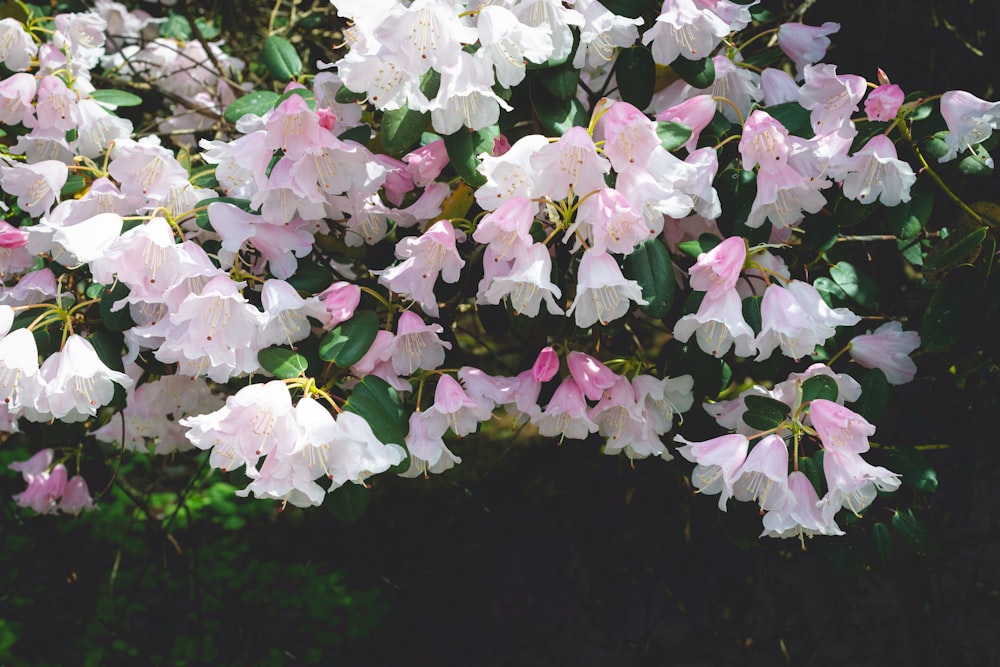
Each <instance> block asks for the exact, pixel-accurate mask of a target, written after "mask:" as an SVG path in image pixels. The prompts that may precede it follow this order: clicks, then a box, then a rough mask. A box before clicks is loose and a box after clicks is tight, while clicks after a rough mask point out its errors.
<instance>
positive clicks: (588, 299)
mask: <svg viewBox="0 0 1000 667" xmlns="http://www.w3.org/2000/svg"><path fill="white" fill-rule="evenodd" d="M576 275H577V288H576V299H574V300H573V305H572V306H570V308H569V310H568V311H566V314H567V315H573V314H575V316H576V326H578V327H580V328H581V329H586V328H588V327H591V326H593V325H594V324H595V323H596V322H598V321H600V322H601V324H607V323H608V322H611V321H613V320H617V319H618V318H619V317H622V316H623V315H625V313H627V312H628V309H629V307H630V306H631V305H632V304H631V301H635V302H636V303H637V304H639V305H646V304H647V303H648V302H647V301H646V300H645V299H643V298H642V288H641V287H639V283H637V282H636V281H634V280H627V279H626V278H625V276H624V275H623V274H622V270H621V268H619V266H618V262H616V261H615V258H614V257H612V256H611V255H609V254H607V253H606V252H600V251H597V250H594V249H593V248H591V249H590V250H587V251H585V252H584V253H583V258H582V259H581V260H580V266H579V268H578V269H577V274H576Z"/></svg>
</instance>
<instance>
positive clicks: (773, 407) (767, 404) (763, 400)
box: [743, 396, 791, 431]
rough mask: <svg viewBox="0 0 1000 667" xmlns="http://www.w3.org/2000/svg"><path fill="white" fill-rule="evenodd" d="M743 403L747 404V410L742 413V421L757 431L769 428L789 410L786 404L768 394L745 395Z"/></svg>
mask: <svg viewBox="0 0 1000 667" xmlns="http://www.w3.org/2000/svg"><path fill="white" fill-rule="evenodd" d="M743 403H744V404H745V405H746V406H747V411H746V412H744V413H743V421H744V423H746V425H747V426H749V427H750V428H754V429H757V430H758V431H769V430H771V429H772V428H774V427H776V426H777V425H778V424H780V423H781V422H783V421H784V420H785V418H786V417H788V414H789V413H790V412H791V408H789V407H788V406H787V405H785V404H784V403H782V402H781V401H779V400H776V399H773V398H770V397H768V396H747V397H746V398H744V399H743Z"/></svg>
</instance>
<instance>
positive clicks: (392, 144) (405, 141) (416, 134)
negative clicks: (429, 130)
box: [381, 105, 431, 156]
mask: <svg viewBox="0 0 1000 667" xmlns="http://www.w3.org/2000/svg"><path fill="white" fill-rule="evenodd" d="M430 118H431V114H430V112H429V111H413V110H412V109H410V108H409V107H407V106H405V105H404V106H402V107H400V108H399V109H393V110H391V111H386V112H384V113H383V114H382V130H381V132H382V146H383V147H384V148H385V150H386V151H387V152H388V153H389V154H390V155H395V156H400V155H405V154H406V153H407V152H408V151H409V150H410V148H412V147H413V146H414V145H415V144H416V143H417V141H418V140H419V139H420V135H421V133H422V132H423V131H424V128H426V127H427V123H428V122H429V121H430Z"/></svg>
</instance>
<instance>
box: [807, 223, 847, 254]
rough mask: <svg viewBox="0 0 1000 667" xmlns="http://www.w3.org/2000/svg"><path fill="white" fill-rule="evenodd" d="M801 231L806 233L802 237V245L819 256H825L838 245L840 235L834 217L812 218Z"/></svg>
mask: <svg viewBox="0 0 1000 667" xmlns="http://www.w3.org/2000/svg"><path fill="white" fill-rule="evenodd" d="M801 229H802V231H803V232H805V233H804V234H803V236H802V245H803V246H805V247H806V248H809V249H810V250H812V251H813V252H815V253H816V254H817V255H820V254H823V253H824V252H826V251H827V250H829V249H830V248H832V247H833V246H834V245H836V243H837V236H838V235H839V234H840V227H839V226H838V225H837V221H836V220H835V219H834V218H833V217H831V216H825V215H816V216H812V217H810V218H809V219H808V220H807V221H805V222H804V223H803V224H802V225H801Z"/></svg>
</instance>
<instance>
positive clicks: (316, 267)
mask: <svg viewBox="0 0 1000 667" xmlns="http://www.w3.org/2000/svg"><path fill="white" fill-rule="evenodd" d="M287 282H288V284H289V285H291V286H292V287H294V288H295V289H297V290H299V291H300V292H308V293H309V294H316V293H318V292H322V291H323V290H325V289H326V288H327V287H329V286H330V284H331V283H333V272H332V271H330V269H328V268H327V267H325V266H323V265H322V264H319V263H316V262H299V268H298V270H296V271H295V275H293V276H291V277H290V278H289V279H288V281H287Z"/></svg>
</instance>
